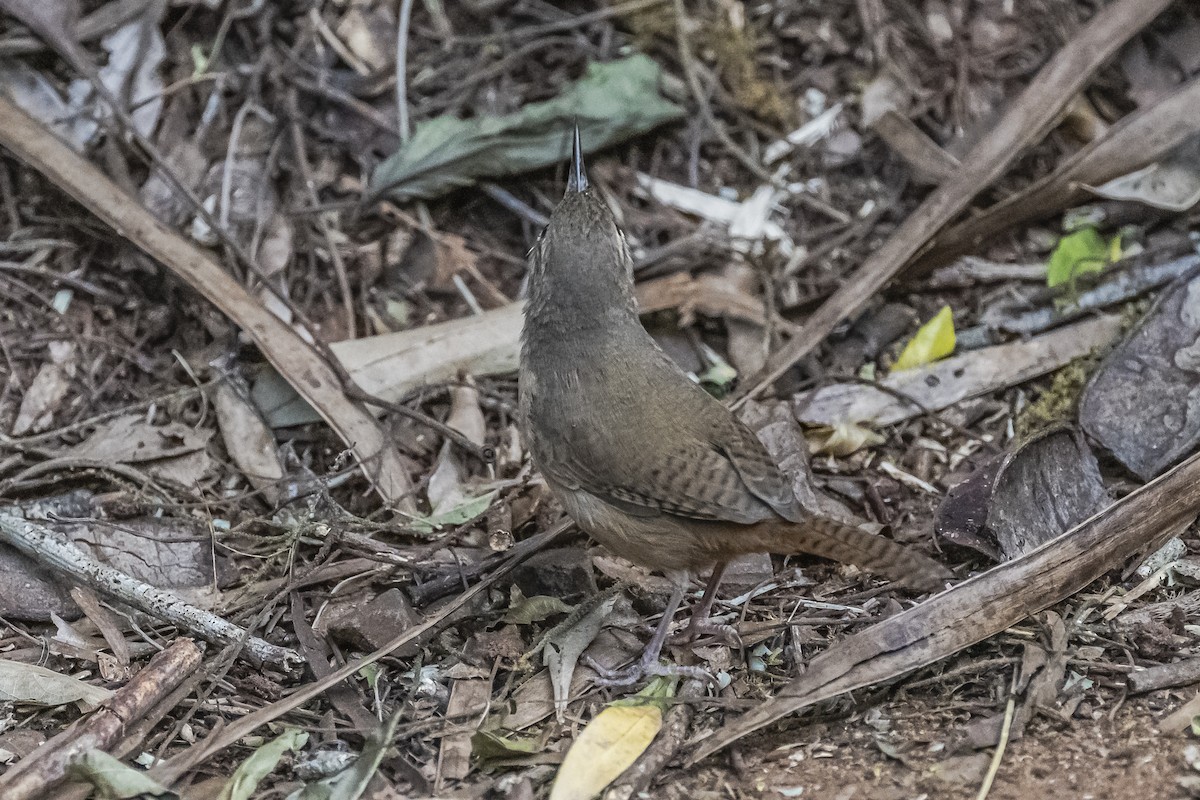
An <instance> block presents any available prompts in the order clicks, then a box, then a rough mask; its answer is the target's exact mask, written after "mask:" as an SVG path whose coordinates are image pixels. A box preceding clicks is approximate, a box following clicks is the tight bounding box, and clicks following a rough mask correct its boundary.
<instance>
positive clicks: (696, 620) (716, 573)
mask: <svg viewBox="0 0 1200 800" xmlns="http://www.w3.org/2000/svg"><path fill="white" fill-rule="evenodd" d="M727 563H728V562H725V561H718V562H717V563H716V565H715V566H714V567H713V568H712V574H711V575H709V576H708V583H707V584H705V586H704V594H703V595H702V596H701V597H700V605H698V606H697V607H696V608H694V609H693V610H692V619H691V621H690V622H688V626H687V628H686V629H685V630H684V631H683V633H682V634H680V636H679V638H678V640H677V641H679V642H681V643H686V642H694V641H696V639H698V638H699V637H701V636H704V635H706V634H707V635H710V636H721V637H723V638H726V639H729V640H730V641H732V642H736V643H737V644H739V645H740V644H741V637H740V636H738V632H737V628H735V627H733V626H732V625H722V624H721V623H719V622H713V621H712V620H711V619H709V614H710V613H711V612H712V607H713V603H714V602H716V599H717V587H718V586H720V585H721V578H722V577H723V576H724V575H725V566H726V564H727Z"/></svg>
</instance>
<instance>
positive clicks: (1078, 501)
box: [935, 428, 1109, 560]
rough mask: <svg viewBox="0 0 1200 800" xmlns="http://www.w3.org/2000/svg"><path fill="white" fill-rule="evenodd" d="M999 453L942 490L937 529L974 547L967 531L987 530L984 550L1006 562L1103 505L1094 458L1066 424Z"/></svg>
mask: <svg viewBox="0 0 1200 800" xmlns="http://www.w3.org/2000/svg"><path fill="white" fill-rule="evenodd" d="M997 458H998V462H999V463H998V465H984V466H982V467H980V468H979V469H978V470H976V473H977V474H978V475H979V477H978V478H976V475H975V474H973V475H972V476H971V478H968V479H967V481H966V482H964V483H966V484H967V485H966V486H965V487H963V488H962V489H958V490H957V491H951V492H950V493H948V494H947V496H946V499H945V501H944V502H943V503H942V506H941V508H939V510H938V517H937V522H936V523H935V528H936V530H937V531H938V533H939V534H940V535H943V536H945V537H946V538H947V539H949V540H950V541H953V542H955V543H957V544H963V545H966V546H972V545H973V538H972V537H979V536H981V535H982V534H984V533H986V535H987V537H990V541H989V540H988V539H986V538H985V542H987V547H988V549H991V548H992V547H995V548H997V549H998V550H999V554H1000V555H1001V556H1002V557H1003V558H1004V559H1007V560H1011V559H1014V558H1017V557H1018V556H1021V555H1024V554H1025V553H1028V552H1030V551H1031V550H1033V549H1034V548H1036V547H1038V546H1040V545H1041V544H1042V543H1043V542H1046V541H1048V540H1050V539H1053V538H1054V537H1056V536H1058V535H1059V534H1061V533H1062V532H1063V531H1065V530H1067V529H1068V528H1070V527H1072V526H1073V525H1076V524H1078V523H1080V522H1082V521H1083V520H1085V519H1087V518H1088V517H1090V516H1091V515H1092V514H1094V513H1096V512H1097V511H1099V510H1100V509H1101V508H1103V507H1104V506H1105V505H1106V504H1107V503H1108V500H1109V497H1108V492H1107V491H1105V489H1104V482H1103V480H1102V479H1101V477H1100V467H1099V465H1098V464H1097V463H1096V457H1095V456H1094V455H1092V451H1091V450H1090V449H1089V448H1088V446H1087V443H1086V442H1085V441H1084V440H1083V437H1081V436H1080V435H1078V434H1077V433H1076V432H1074V431H1072V430H1070V429H1066V428H1060V429H1057V430H1051V431H1048V432H1046V433H1043V434H1041V435H1039V436H1037V437H1035V438H1033V439H1031V440H1029V441H1027V442H1025V443H1024V444H1023V445H1021V446H1020V447H1019V448H1017V449H1016V450H1015V451H1013V452H1011V453H1008V454H1006V455H1003V456H999V457H997ZM972 479H974V480H972ZM956 489H957V487H956ZM976 549H980V550H982V551H983V552H985V553H987V554H989V555H995V552H994V551H993V552H991V553H989V552H988V550H985V549H983V547H976Z"/></svg>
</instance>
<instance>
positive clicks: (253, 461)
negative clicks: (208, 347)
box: [213, 382, 283, 504]
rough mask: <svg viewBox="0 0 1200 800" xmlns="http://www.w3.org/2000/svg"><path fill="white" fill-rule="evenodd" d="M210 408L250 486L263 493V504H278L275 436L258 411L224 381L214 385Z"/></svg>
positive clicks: (280, 476)
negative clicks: (215, 387) (214, 389)
mask: <svg viewBox="0 0 1200 800" xmlns="http://www.w3.org/2000/svg"><path fill="white" fill-rule="evenodd" d="M213 405H214V406H215V407H216V411H217V423H218V425H219V426H220V428H221V438H222V440H224V442H225V449H226V450H228V451H229V457H230V458H232V459H233V463H234V464H236V465H237V468H238V469H239V470H240V471H241V473H242V474H243V475H245V476H246V480H248V481H249V482H250V485H251V486H253V487H254V488H255V489H258V490H259V491H261V492H262V493H263V497H265V498H266V499H267V502H269V503H271V504H276V503H278V502H279V499H280V487H279V481H281V480H282V479H283V464H282V462H281V461H280V460H279V451H278V449H277V448H276V445H275V437H274V436H273V435H272V434H271V429H270V428H268V427H267V425H266V423H265V422H263V420H262V417H260V416H259V414H258V409H256V408H254V406H252V405H251V404H250V403H249V402H248V401H247V400H246V399H244V398H243V397H242V395H241V393H240V392H238V391H237V389H235V388H234V387H233V386H230V385H229V384H228V383H224V382H223V383H221V384H219V385H218V386H217V391H216V393H215V396H214V397H213Z"/></svg>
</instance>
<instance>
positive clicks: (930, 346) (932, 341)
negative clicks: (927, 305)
mask: <svg viewBox="0 0 1200 800" xmlns="http://www.w3.org/2000/svg"><path fill="white" fill-rule="evenodd" d="M953 352H954V312H952V311H951V310H950V306H942V310H941V311H939V312H938V313H937V314H936V315H935V316H934V318H933V319H931V320H929V322H926V323H925V324H924V325H922V326H921V329H920V330H919V331H917V334H916V336H914V337H913V338H912V339H911V340H909V342H908V344H906V345H905V346H904V351H903V352H902V353H900V357H899V358H898V359H896V363H895V364H894V365H893V366H892V372H899V371H900V370H902V369H912V368H913V367H920V366H922V365H924V364H928V363H930V362H933V361H937V360H938V359H939V358H945V357H946V356H948V355H950V354H951V353H953Z"/></svg>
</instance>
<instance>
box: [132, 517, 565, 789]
mask: <svg viewBox="0 0 1200 800" xmlns="http://www.w3.org/2000/svg"><path fill="white" fill-rule="evenodd" d="M567 528H568V525H567V524H565V523H564V524H561V525H557V526H555V527H554V528H551V529H550V530H548V531H545V532H543V533H539V534H537V535H536V536H532V537H530V539H529V540H528V541H529V543H530V547H529V549H528V550H526V551H524V552H522V553H520V554H514V555H511V556H510V557H509V559H508V560H507V561H505V562H504V564H503V565H502V566H501V567H500V568H499V569H497V570H496V571H495V572H493V573H492V574H491V575H489V576H487V577H486V578H484V579H483V580H481V581H480V582H479V583H477V584H475V585H474V586H472V587H471V588H470V589H468V590H466V591H465V592H463V593H462V594H460V595H459V596H458V597H456V598H454V600H453V601H451V602H449V603H447V604H446V605H445V606H443V607H442V608H441V609H439V610H438V613H437V614H436V615H434V616H432V617H430V618H429V619H428V620H426V621H425V622H423V623H421V624H420V625H417V626H415V627H412V628H409V629H408V630H406V631H404V632H403V633H401V634H399V635H397V636H396V637H395V638H394V639H392V640H391V641H390V642H388V643H387V644H385V645H383V646H382V647H380V648H379V649H378V650H376V651H375V652H373V653H369V654H367V655H365V656H363V657H362V658H358V659H355V660H354V661H351V662H350V663H348V664H345V665H343V666H342V667H341V668H339V669H337V670H335V671H333V672H331V673H329V674H328V675H326V676H324V677H322V678H321V679H320V680H317V681H314V682H313V683H310V684H308V685H307V686H304V687H302V688H300V689H297V690H296V691H295V692H293V693H292V694H290V695H288V696H287V697H286V698H284V699H282V700H278V701H276V702H274V703H272V704H270V705H268V706H265V707H264V708H260V709H259V710H257V711H255V712H253V713H251V714H247V715H246V716H244V717H242V718H241V719H240V720H238V721H237V722H234V723H232V724H231V725H229V726H227V727H225V728H223V729H222V730H220V731H219V732H216V733H214V734H213V735H212V736H210V737H209V738H208V739H206V740H204V741H202V742H199V743H197V744H196V745H195V746H194V747H192V748H191V749H190V750H187V751H185V752H183V753H181V754H179V755H178V756H175V757H174V758H172V759H170V760H168V761H166V762H163V763H161V764H159V765H158V766H156V767H154V768H152V769H151V770H150V775H151V777H153V778H154V779H155V780H158V781H160V782H162V783H164V784H170V783H174V782H175V781H176V780H178V779H179V778H180V777H181V776H182V775H184V774H185V773H186V772H187V771H188V770H190V769H192V768H193V767H194V766H196V765H197V764H200V763H202V762H204V761H205V760H206V759H208V758H209V757H211V756H212V755H213V754H215V753H218V752H220V751H221V750H224V749H225V748H226V747H229V746H230V745H231V744H234V743H235V742H237V741H238V740H239V739H241V738H242V737H243V736H247V735H248V734H250V733H252V732H253V731H254V730H256V729H257V728H259V727H260V726H262V725H266V724H267V723H269V722H273V721H275V720H277V719H279V718H280V717H282V716H283V715H284V714H286V713H288V712H289V711H293V710H295V709H297V708H299V707H301V706H302V705H304V704H305V703H307V702H308V701H309V700H312V699H313V698H315V697H319V696H320V695H321V694H322V693H324V692H325V691H326V690H328V689H329V688H330V687H332V686H336V685H337V684H339V683H341V682H342V681H344V680H346V679H347V678H351V677H353V676H354V675H356V674H358V671H359V670H361V669H362V668H363V667H366V666H368V665H370V664H374V663H375V662H377V661H379V660H380V659H381V658H384V657H385V656H387V655H389V654H391V653H393V652H395V651H396V650H398V649H400V648H401V647H403V646H404V645H406V644H408V643H410V642H417V641H420V640H422V639H424V638H426V637H428V636H430V635H432V634H434V633H435V632H437V631H438V630H441V628H442V626H443V625H445V624H446V622H447V621H448V620H450V619H451V617H452V616H453V615H454V614H455V612H457V611H458V610H459V609H461V608H463V607H464V606H466V605H467V604H468V603H470V602H471V601H472V600H474V599H475V598H476V597H477V596H479V595H480V594H481V593H482V592H484V591H486V590H487V589H489V588H490V587H491V586H492V585H494V584H495V583H496V582H497V581H498V580H500V579H501V578H503V577H504V576H506V575H508V574H509V573H510V572H512V571H513V570H514V569H516V568H517V566H518V565H519V564H520V563H521V562H522V561H524V560H525V559H526V558H528V557H529V556H530V555H532V554H533V553H534V552H536V551H537V550H540V549H542V548H544V547H548V546H549V545H550V544H552V543H553V542H554V541H555V540H556V539H557V538H558V537H559V536H561V535H562V534H563V532H564V531H566V530H567Z"/></svg>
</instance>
